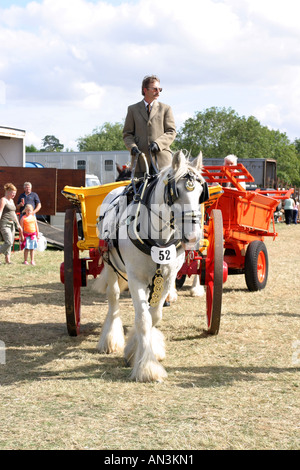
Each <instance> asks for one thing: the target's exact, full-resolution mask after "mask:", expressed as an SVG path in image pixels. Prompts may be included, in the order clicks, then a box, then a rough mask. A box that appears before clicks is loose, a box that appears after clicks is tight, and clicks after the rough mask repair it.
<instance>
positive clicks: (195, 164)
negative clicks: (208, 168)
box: [191, 152, 202, 171]
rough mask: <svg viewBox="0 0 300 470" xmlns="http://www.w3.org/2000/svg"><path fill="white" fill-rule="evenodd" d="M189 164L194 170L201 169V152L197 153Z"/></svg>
mask: <svg viewBox="0 0 300 470" xmlns="http://www.w3.org/2000/svg"><path fill="white" fill-rule="evenodd" d="M191 166H192V167H194V168H195V169H196V170H198V171H201V169H202V152H200V153H199V155H198V157H197V158H194V160H193V161H192V162H191Z"/></svg>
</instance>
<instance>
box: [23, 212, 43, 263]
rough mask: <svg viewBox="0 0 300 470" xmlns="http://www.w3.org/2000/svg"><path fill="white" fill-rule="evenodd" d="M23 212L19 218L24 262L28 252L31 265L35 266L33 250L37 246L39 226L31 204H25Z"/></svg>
mask: <svg viewBox="0 0 300 470" xmlns="http://www.w3.org/2000/svg"><path fill="white" fill-rule="evenodd" d="M24 212H25V214H24V215H23V217H22V218H21V227H22V229H23V237H24V241H23V243H22V249H24V263H23V264H28V261H27V259H28V254H29V253H30V261H31V264H32V266H35V262H34V250H36V248H37V240H38V238H39V228H38V224H37V221H36V217H35V215H34V214H33V207H32V205H31V204H26V206H25V210H24Z"/></svg>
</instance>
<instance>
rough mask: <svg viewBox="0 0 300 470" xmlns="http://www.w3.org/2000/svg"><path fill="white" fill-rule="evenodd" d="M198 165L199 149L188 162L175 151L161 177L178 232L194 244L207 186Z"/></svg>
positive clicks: (198, 235) (199, 228)
mask: <svg viewBox="0 0 300 470" xmlns="http://www.w3.org/2000/svg"><path fill="white" fill-rule="evenodd" d="M201 168H202V154H201V153H200V155H199V156H198V157H197V158H196V159H194V160H193V161H192V162H191V161H189V160H188V158H187V157H186V156H185V154H184V153H183V152H182V151H178V152H176V153H175V154H174V156H173V160H172V169H169V170H168V171H166V175H165V178H164V183H165V190H164V201H165V203H167V204H168V206H170V208H171V210H172V212H173V213H174V221H175V224H174V225H175V227H176V230H177V232H178V234H177V236H178V238H180V239H181V240H182V241H183V243H184V244H185V245H194V244H196V243H197V242H198V241H199V240H200V238H201V237H202V231H201V216H202V212H201V207H200V206H201V204H202V203H203V202H205V201H206V200H207V199H208V187H207V183H206V182H205V180H204V178H203V177H202V176H201Z"/></svg>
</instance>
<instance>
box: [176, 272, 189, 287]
mask: <svg viewBox="0 0 300 470" xmlns="http://www.w3.org/2000/svg"><path fill="white" fill-rule="evenodd" d="M185 279H186V275H185V274H182V275H181V276H178V275H177V277H176V281H175V283H176V289H181V287H182V286H183V284H184V283H185Z"/></svg>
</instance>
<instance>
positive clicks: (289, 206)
mask: <svg viewBox="0 0 300 470" xmlns="http://www.w3.org/2000/svg"><path fill="white" fill-rule="evenodd" d="M294 205H295V203H294V199H293V198H292V196H290V198H289V199H286V200H285V201H284V206H283V207H284V216H285V223H286V225H291V223H292V220H293V210H294Z"/></svg>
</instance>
